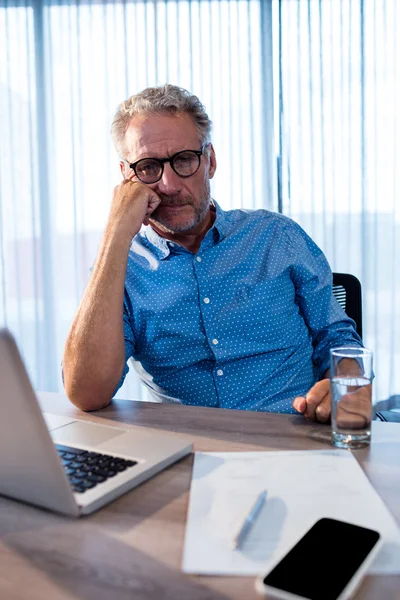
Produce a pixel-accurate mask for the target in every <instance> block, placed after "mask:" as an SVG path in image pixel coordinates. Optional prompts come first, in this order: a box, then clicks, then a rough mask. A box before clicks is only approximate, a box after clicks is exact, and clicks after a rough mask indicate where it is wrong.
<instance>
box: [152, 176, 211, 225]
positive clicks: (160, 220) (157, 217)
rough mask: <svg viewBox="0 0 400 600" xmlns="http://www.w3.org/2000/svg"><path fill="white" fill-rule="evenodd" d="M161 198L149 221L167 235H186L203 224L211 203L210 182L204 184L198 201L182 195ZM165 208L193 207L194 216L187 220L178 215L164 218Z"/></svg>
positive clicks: (161, 196)
mask: <svg viewBox="0 0 400 600" xmlns="http://www.w3.org/2000/svg"><path fill="white" fill-rule="evenodd" d="M159 196H160V198H161V202H160V204H159V206H158V207H157V208H156V210H155V211H154V212H153V213H152V214H151V217H150V219H149V220H150V221H153V222H154V224H155V225H157V226H159V227H161V228H162V229H163V230H164V231H166V232H167V233H185V232H186V231H190V230H191V229H193V228H194V227H196V226H197V225H198V224H199V223H201V222H202V221H203V220H204V218H205V216H206V215H207V212H208V209H209V206H210V201H211V195H210V182H209V181H206V182H205V183H204V186H203V188H202V190H201V192H200V196H199V200H198V201H196V200H195V199H194V198H193V196H191V195H186V196H181V195H180V194H176V195H173V196H167V195H165V194H159ZM163 206H182V207H184V206H191V207H192V211H191V212H192V216H188V217H187V218H184V217H183V214H182V215H179V214H177V215H176V217H168V216H167V215H165V216H164V215H163V210H162V209H163Z"/></svg>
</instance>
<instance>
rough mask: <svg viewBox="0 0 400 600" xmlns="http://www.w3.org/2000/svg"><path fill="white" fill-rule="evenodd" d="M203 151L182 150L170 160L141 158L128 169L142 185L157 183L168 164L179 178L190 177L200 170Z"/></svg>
mask: <svg viewBox="0 0 400 600" xmlns="http://www.w3.org/2000/svg"><path fill="white" fill-rule="evenodd" d="M204 149H205V146H203V147H202V149H201V150H182V151H181V152H177V153H176V154H174V155H173V156H171V157H170V158H141V159H140V160H138V161H136V162H134V163H132V164H130V165H129V167H130V168H131V169H133V171H134V173H135V175H136V177H137V178H138V179H139V180H140V181H141V182H142V183H157V181H160V179H161V177H162V176H163V173H164V165H165V163H169V164H170V165H171V168H172V169H173V170H174V171H175V173H176V174H177V175H179V177H191V176H192V175H194V174H195V173H196V172H197V171H198V170H199V168H200V161H201V156H202V155H203V154H204Z"/></svg>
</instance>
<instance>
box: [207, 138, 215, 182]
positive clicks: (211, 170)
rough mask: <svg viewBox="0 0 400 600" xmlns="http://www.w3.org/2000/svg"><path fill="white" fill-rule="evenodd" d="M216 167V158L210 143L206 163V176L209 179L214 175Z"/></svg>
mask: <svg viewBox="0 0 400 600" xmlns="http://www.w3.org/2000/svg"><path fill="white" fill-rule="evenodd" d="M216 169H217V158H216V156H215V150H214V146H213V145H212V144H210V157H209V165H208V176H209V178H210V179H212V178H213V177H214V173H215V171H216Z"/></svg>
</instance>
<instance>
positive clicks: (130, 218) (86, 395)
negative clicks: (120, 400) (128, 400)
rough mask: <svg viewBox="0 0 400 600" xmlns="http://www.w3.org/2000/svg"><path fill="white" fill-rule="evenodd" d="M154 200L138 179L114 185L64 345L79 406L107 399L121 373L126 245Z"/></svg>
mask: <svg viewBox="0 0 400 600" xmlns="http://www.w3.org/2000/svg"><path fill="white" fill-rule="evenodd" d="M159 202H160V198H159V197H158V196H157V194H155V192H153V191H152V190H151V189H150V188H149V187H147V186H145V185H144V184H141V183H137V182H132V181H130V180H124V181H123V182H122V183H121V184H120V185H119V186H117V187H116V188H115V191H114V198H113V202H112V205H111V210H110V216H109V219H108V222H107V226H106V229H105V232H104V235H103V239H102V242H101V246H100V250H99V254H98V256H97V260H96V263H95V266H94V269H93V272H92V276H91V278H90V281H89V284H88V286H87V288H86V291H85V293H84V295H83V298H82V301H81V303H80V305H79V308H78V310H77V313H76V315H75V318H74V320H73V323H72V326H71V329H70V331H69V334H68V337H67V340H66V344H65V350H64V358H63V369H64V386H65V390H66V392H67V395H68V397H69V399H70V400H71V402H73V404H75V405H76V406H78V407H79V408H81V409H82V410H97V409H99V408H103V407H104V406H106V405H107V404H109V402H110V401H111V398H112V395H113V392H114V391H115V389H116V387H117V384H118V382H119V380H120V378H121V375H122V372H123V368H124V363H125V344H124V329H123V300H124V285H125V276H126V264H127V259H128V254H129V249H130V245H131V242H132V239H133V237H134V236H135V235H136V234H137V233H138V231H139V230H140V228H141V226H142V223H145V224H147V223H148V217H149V216H150V214H151V213H152V212H153V211H154V209H155V208H156V207H157V206H158V204H159Z"/></svg>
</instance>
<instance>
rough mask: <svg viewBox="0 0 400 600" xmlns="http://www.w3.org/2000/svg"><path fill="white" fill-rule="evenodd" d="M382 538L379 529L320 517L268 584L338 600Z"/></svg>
mask: <svg viewBox="0 0 400 600" xmlns="http://www.w3.org/2000/svg"><path fill="white" fill-rule="evenodd" d="M378 540H379V533H378V532H377V531H373V530H371V529H366V528H364V527H358V526H357V525H351V524H349V523H344V522H342V521H336V520H334V519H320V520H319V521H317V523H315V525H313V527H311V529H310V530H309V531H308V532H307V533H306V534H305V535H304V536H303V537H302V538H301V540H300V541H299V542H298V543H297V544H296V545H295V546H294V547H293V548H292V549H291V550H290V551H289V552H288V554H286V556H285V557H284V558H283V559H282V560H281V561H280V563H279V564H278V565H277V566H276V567H275V568H274V569H273V570H272V571H271V572H270V573H269V574H268V575H267V576H266V577H265V579H264V584H265V585H270V586H272V587H275V588H278V589H281V590H284V591H286V592H291V593H292V594H297V595H298V596H304V597H305V598H310V600H336V598H337V597H338V596H339V595H340V594H341V592H342V591H343V589H344V588H345V587H346V585H347V583H348V582H349V581H350V579H351V578H352V576H353V575H354V573H355V571H357V569H358V568H359V567H360V565H361V564H362V563H363V561H364V560H365V558H366V557H367V556H368V554H369V553H370V551H371V550H372V548H373V547H374V546H375V544H376V543H377V541H378Z"/></svg>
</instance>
